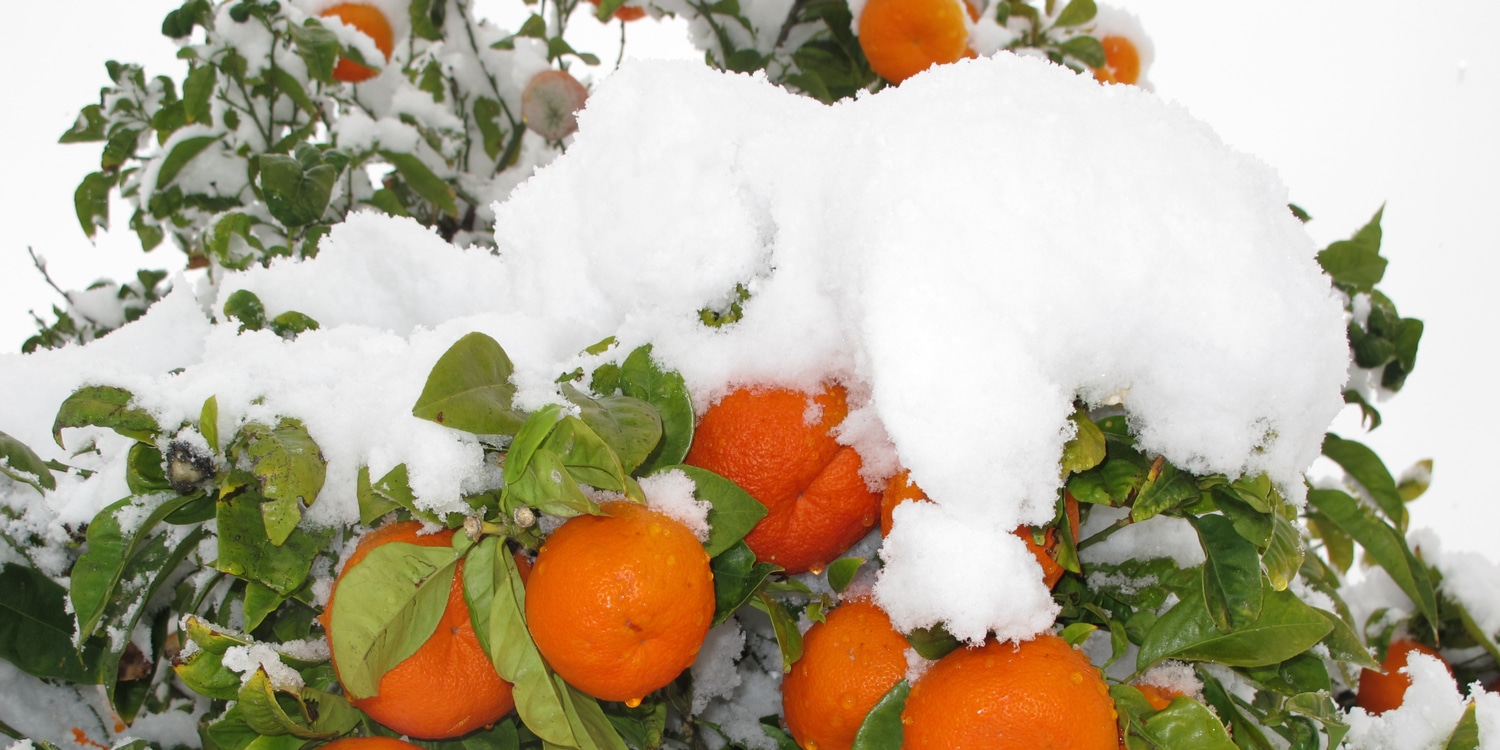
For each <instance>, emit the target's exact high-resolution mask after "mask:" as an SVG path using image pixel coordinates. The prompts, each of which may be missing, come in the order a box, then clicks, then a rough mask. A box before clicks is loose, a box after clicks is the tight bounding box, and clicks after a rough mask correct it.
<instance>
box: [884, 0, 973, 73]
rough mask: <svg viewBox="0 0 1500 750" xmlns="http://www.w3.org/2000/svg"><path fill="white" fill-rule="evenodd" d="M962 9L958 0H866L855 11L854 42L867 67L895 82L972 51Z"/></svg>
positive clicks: (961, 4) (965, 13)
mask: <svg viewBox="0 0 1500 750" xmlns="http://www.w3.org/2000/svg"><path fill="white" fill-rule="evenodd" d="M967 13H968V12H967V11H966V10H965V6H964V3H963V2H962V1H961V0H869V1H868V2H866V3H865V7H864V10H862V11H860V14H859V46H860V49H862V50H864V53H865V58H866V59H868V60H869V61H870V69H871V70H874V71H875V72H876V73H878V74H879V75H880V77H881V78H884V79H886V80H887V81H890V82H891V83H900V82H902V81H904V80H906V79H908V78H910V77H912V76H914V75H916V74H918V73H920V72H922V71H924V70H926V69H928V68H929V67H932V66H933V65H941V64H945V63H952V62H958V61H959V60H960V59H962V58H964V57H967V56H969V55H970V54H971V53H970V52H969V27H968V25H967V24H966V23H965V22H964V20H965V17H966V15H967Z"/></svg>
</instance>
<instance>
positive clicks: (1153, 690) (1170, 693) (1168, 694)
mask: <svg viewBox="0 0 1500 750" xmlns="http://www.w3.org/2000/svg"><path fill="white" fill-rule="evenodd" d="M1131 687H1133V688H1135V689H1136V690H1139V691H1141V695H1144V696H1146V702H1147V703H1150V704H1151V708H1152V710H1155V711H1160V710H1162V709H1164V708H1166V707H1167V706H1169V705H1171V704H1172V699H1174V698H1177V697H1178V696H1180V695H1182V691H1180V690H1173V689H1172V688H1168V687H1162V686H1160V685H1148V684H1146V683H1139V684H1136V685H1131Z"/></svg>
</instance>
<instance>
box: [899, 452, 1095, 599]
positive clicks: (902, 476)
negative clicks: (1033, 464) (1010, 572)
mask: <svg viewBox="0 0 1500 750" xmlns="http://www.w3.org/2000/svg"><path fill="white" fill-rule="evenodd" d="M905 502H928V498H927V493H925V492H923V491H922V488H921V487H918V486H917V485H916V483H915V482H913V481H911V472H909V471H905V470H903V471H900V472H897V474H896V475H895V476H893V477H891V478H890V480H889V481H888V482H886V485H885V492H883V493H882V494H881V496H880V535H881V536H888V535H889V534H890V533H891V524H892V523H893V520H894V519H893V516H894V513H895V511H896V506H897V505H900V504H902V503H905ZM1064 507H1065V508H1066V513H1067V515H1068V528H1069V529H1071V530H1072V532H1073V541H1074V543H1077V541H1078V526H1079V516H1078V501H1077V500H1076V499H1074V497H1073V496H1072V495H1071V494H1070V495H1067V501H1066V503H1065V504H1064ZM1012 533H1014V534H1015V535H1016V536H1018V537H1020V538H1021V541H1023V542H1025V543H1026V549H1028V550H1031V554H1032V555H1034V556H1035V557H1036V562H1037V564H1038V565H1040V566H1042V582H1043V583H1045V584H1047V588H1049V589H1050V588H1052V587H1053V586H1056V585H1057V582H1058V581H1060V580H1062V577H1063V573H1066V572H1067V570H1066V569H1064V568H1063V566H1061V565H1059V564H1058V563H1057V530H1056V529H1053V528H1048V529H1047V531H1046V535H1045V538H1044V539H1043V543H1042V544H1037V543H1036V540H1035V539H1034V538H1033V537H1032V533H1031V527H1029V526H1018V527H1016V529H1015V531H1014V532H1012Z"/></svg>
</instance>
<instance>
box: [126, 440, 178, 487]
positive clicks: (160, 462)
mask: <svg viewBox="0 0 1500 750" xmlns="http://www.w3.org/2000/svg"><path fill="white" fill-rule="evenodd" d="M125 486H126V487H129V488H130V494H132V495H136V496H141V495H151V494H155V493H159V492H168V491H171V489H172V483H171V482H168V481H167V469H166V461H165V459H163V458H162V455H161V451H159V450H157V449H156V446H154V445H146V444H145V443H135V444H134V445H131V446H130V451H129V453H127V454H126V459H125Z"/></svg>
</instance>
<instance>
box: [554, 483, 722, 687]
mask: <svg viewBox="0 0 1500 750" xmlns="http://www.w3.org/2000/svg"><path fill="white" fill-rule="evenodd" d="M601 507H602V508H603V510H604V512H606V513H608V514H609V515H605V516H592V515H584V516H578V517H576V518H571V519H568V521H567V522H566V523H564V524H563V525H562V526H560V527H558V529H557V530H556V531H554V532H552V535H551V536H549V537H547V540H546V541H545V542H544V543H543V544H542V548H541V550H540V551H539V552H538V553H537V557H536V564H535V566H534V567H533V568H532V570H531V578H530V580H529V581H528V582H527V584H526V624H527V627H529V628H530V630H531V636H532V640H534V641H536V647H537V649H538V650H540V651H541V652H542V657H543V658H545V659H546V660H547V664H549V665H550V666H551V667H552V669H553V671H555V672H557V674H558V675H560V676H561V677H562V678H563V679H564V680H566V681H567V682H568V683H569V684H571V685H572V686H573V687H576V688H578V689H579V690H582V691H583V692H585V693H588V694H589V695H592V696H594V697H595V698H600V699H603V700H611V701H625V702H626V703H628V704H636V703H638V702H639V701H640V699H642V698H644V697H645V696H646V695H647V694H648V693H651V692H653V691H655V690H657V689H659V688H662V687H664V686H666V684H667V683H669V682H671V681H672V680H674V679H676V677H677V675H679V674H681V673H682V670H684V669H687V668H688V667H689V666H691V665H692V663H693V661H694V659H696V658H697V656H698V650H699V649H700V648H702V647H703V639H704V637H705V636H706V635H707V634H708V627H709V625H710V624H711V623H712V621H713V617H714V586H713V572H712V571H711V570H710V569H709V564H708V553H707V552H706V551H704V549H703V545H702V544H701V543H700V542H699V541H698V538H697V537H696V536H694V535H693V532H692V530H690V529H689V528H688V527H687V526H685V525H684V524H683V523H682V522H680V521H678V520H676V519H674V518H671V517H670V516H667V515H665V514H663V513H660V512H657V511H654V510H651V509H649V508H646V507H645V506H641V505H637V504H635V503H632V502H624V501H618V502H610V503H605V504H604V505H603V506H601Z"/></svg>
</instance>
